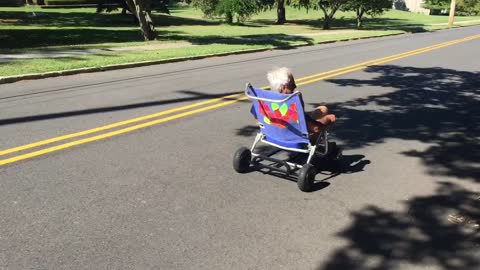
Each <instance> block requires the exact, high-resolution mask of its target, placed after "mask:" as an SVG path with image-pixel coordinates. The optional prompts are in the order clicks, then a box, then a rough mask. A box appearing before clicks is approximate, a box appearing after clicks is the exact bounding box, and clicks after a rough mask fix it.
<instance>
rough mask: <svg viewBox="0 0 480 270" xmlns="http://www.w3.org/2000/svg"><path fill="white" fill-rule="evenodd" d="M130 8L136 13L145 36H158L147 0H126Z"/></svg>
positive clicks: (152, 37) (151, 37)
mask: <svg viewBox="0 0 480 270" xmlns="http://www.w3.org/2000/svg"><path fill="white" fill-rule="evenodd" d="M126 2H127V5H128V7H129V9H130V10H131V11H132V12H133V13H134V15H135V17H136V18H137V19H138V23H139V24H140V30H141V31H142V35H143V38H144V39H145V40H154V39H155V38H156V37H157V34H156V33H155V27H154V26H153V21H152V17H151V16H150V12H148V11H147V9H146V6H145V0H126Z"/></svg>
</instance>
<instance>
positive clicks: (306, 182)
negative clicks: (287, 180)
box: [297, 164, 317, 192]
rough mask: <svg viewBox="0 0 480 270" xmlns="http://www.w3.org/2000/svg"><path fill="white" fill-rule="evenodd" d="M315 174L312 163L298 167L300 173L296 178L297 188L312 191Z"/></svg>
mask: <svg viewBox="0 0 480 270" xmlns="http://www.w3.org/2000/svg"><path fill="white" fill-rule="evenodd" d="M316 174H317V171H316V170H315V167H313V165H312V164H305V165H303V167H302V169H300V173H299V175H298V179H297V185H298V188H299V189H300V190H301V191H303V192H311V191H313V186H314V181H315V175H316Z"/></svg>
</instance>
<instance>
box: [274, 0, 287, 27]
mask: <svg viewBox="0 0 480 270" xmlns="http://www.w3.org/2000/svg"><path fill="white" fill-rule="evenodd" d="M275 2H277V24H284V23H286V22H287V17H286V16H285V0H277V1H275Z"/></svg>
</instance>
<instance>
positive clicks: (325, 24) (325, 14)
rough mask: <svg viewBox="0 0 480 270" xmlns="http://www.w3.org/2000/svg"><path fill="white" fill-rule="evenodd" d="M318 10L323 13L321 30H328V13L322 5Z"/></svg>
mask: <svg viewBox="0 0 480 270" xmlns="http://www.w3.org/2000/svg"><path fill="white" fill-rule="evenodd" d="M320 9H321V10H322V11H323V30H327V29H330V18H329V17H328V12H327V10H326V9H325V8H324V7H323V6H322V5H320Z"/></svg>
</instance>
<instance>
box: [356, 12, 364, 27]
mask: <svg viewBox="0 0 480 270" xmlns="http://www.w3.org/2000/svg"><path fill="white" fill-rule="evenodd" d="M363 14H364V10H363V9H362V8H359V9H357V28H362V27H363Z"/></svg>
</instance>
